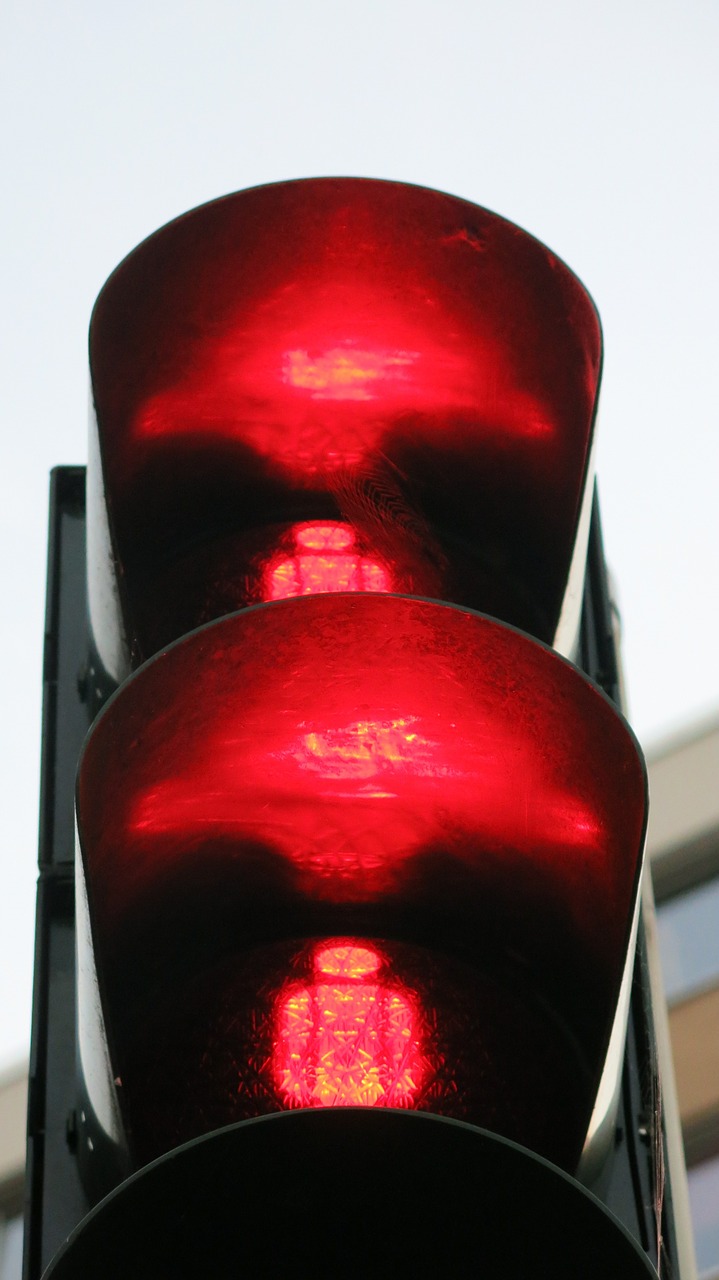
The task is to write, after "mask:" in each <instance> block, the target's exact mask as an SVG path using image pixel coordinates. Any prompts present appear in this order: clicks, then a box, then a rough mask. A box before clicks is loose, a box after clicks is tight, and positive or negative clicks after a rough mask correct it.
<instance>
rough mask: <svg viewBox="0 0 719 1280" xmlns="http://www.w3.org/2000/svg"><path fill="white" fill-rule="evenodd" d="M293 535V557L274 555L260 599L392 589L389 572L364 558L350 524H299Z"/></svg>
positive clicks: (264, 575) (262, 581) (265, 568)
mask: <svg viewBox="0 0 719 1280" xmlns="http://www.w3.org/2000/svg"><path fill="white" fill-rule="evenodd" d="M291 534H293V535H294V544H295V545H294V548H293V554H292V555H289V556H286V555H283V554H282V553H275V555H273V556H272V557H271V558H270V559H269V560H268V563H267V564H266V565H265V566H263V572H262V575H261V577H260V587H259V596H260V599H262V600H285V599H287V598H288V597H290V596H308V595H317V594H320V593H322V592H325V591H391V590H392V580H391V578H390V575H389V573H388V572H387V570H386V569H384V568H383V567H382V565H381V564H378V563H377V562H376V561H372V560H370V559H368V558H367V557H366V556H363V555H361V553H360V552H359V548H358V547H357V539H356V536H355V532H354V530H353V529H352V528H351V527H350V526H349V525H346V524H339V523H338V522H337V521H336V520H335V521H332V522H329V523H324V524H299V525H295V526H294V527H293V529H292V530H291Z"/></svg>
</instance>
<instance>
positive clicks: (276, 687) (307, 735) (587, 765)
mask: <svg viewBox="0 0 719 1280" xmlns="http://www.w3.org/2000/svg"><path fill="white" fill-rule="evenodd" d="M350 658H351V660H350ZM645 808H646V787H645V778H644V772H643V766H642V762H641V757H640V754H639V751H638V748H637V746H636V743H635V741H634V739H633V737H632V735H631V733H630V731H629V730H628V728H627V726H626V725H625V723H624V721H623V720H622V719H621V717H619V716H618V715H617V713H616V712H615V711H614V709H613V707H612V705H611V704H610V703H609V702H608V700H607V699H606V698H605V697H604V696H603V695H602V694H601V693H600V692H599V691H598V689H597V688H596V687H595V686H593V685H592V684H590V683H589V682H588V681H587V680H586V679H585V678H583V677H582V676H581V675H580V674H579V673H578V672H577V670H576V669H575V668H574V667H572V666H571V665H570V664H568V663H567V662H565V661H564V660H562V659H561V658H559V657H557V655H556V654H554V653H552V652H551V651H549V650H548V649H546V648H545V647H544V646H542V645H540V644H538V643H536V642H535V641H532V640H530V639H529V638H528V637H527V636H525V635H522V634H521V633H519V632H516V631H514V630H512V629H510V628H507V627H506V626H502V625H501V624H499V623H497V622H496V621H494V620H492V619H489V618H487V617H482V616H480V615H477V614H475V613H472V612H469V611H465V610H462V609H459V608H454V607H451V606H446V605H440V604H436V603H430V602H427V601H421V600H416V599H412V598H406V597H396V596H388V595H382V594H377V595H372V594H356V595H344V594H336V595H319V596H309V597H307V598H305V599H288V600H284V601H281V602H278V603H275V604H272V605H268V606H263V607H260V608H254V609H249V610H247V611H245V612H243V613H239V614H235V615H233V616H230V617H227V618H225V619H223V620H220V621H219V622H217V623H215V624H213V625H211V626H209V627H206V628H204V629H203V630H200V631H198V632H195V633H193V634H192V635H190V636H188V637H186V638H185V639H183V640H182V641H180V642H178V643H177V644H175V645H173V646H172V647H171V648H170V649H169V650H167V651H166V652H165V653H163V654H162V655H160V656H159V657H157V658H156V659H155V660H154V661H152V662H150V663H148V664H147V665H146V666H145V667H143V668H142V669H141V670H140V671H139V672H138V673H137V674H136V675H135V676H134V677H133V678H132V680H131V681H129V682H128V683H127V684H126V685H125V686H124V687H123V689H122V690H121V691H120V693H119V694H118V695H117V696H116V697H115V698H114V699H113V700H112V701H111V702H110V703H109V704H108V706H107V708H106V709H105V711H104V712H103V713H102V715H101V716H100V717H99V719H98V721H97V722H96V725H95V727H94V728H93V730H92V732H91V734H90V737H89V739H88V742H87V745H86V748H85V752H84V755H83V758H82V762H81V768H80V774H79V782H78V797H77V813H78V826H79V832H80V843H81V849H82V867H83V868H84V870H83V875H84V880H85V884H86V890H87V901H88V907H89V913H90V920H91V933H92V943H93V950H94V957H95V964H96V966H97V976H98V979H99V990H100V996H101V1000H102V1006H103V1008H104V1012H105V1018H106V1020H107V1025H108V1028H111V1034H110V1045H111V1072H112V1076H111V1078H113V1079H115V1080H116V1082H117V1084H116V1087H115V1088H113V1089H110V1090H109V1092H108V1091H107V1090H106V1089H105V1088H104V1087H103V1089H100V1090H99V1093H98V1094H97V1096H96V1097H93V1096H92V1084H91V1083H88V1090H89V1092H90V1099H89V1101H90V1103H91V1105H92V1107H93V1108H94V1110H95V1112H96V1114H97V1123H98V1126H99V1128H100V1129H101V1130H102V1129H104V1130H106V1131H109V1132H113V1131H114V1126H115V1120H114V1119H113V1117H112V1115H111V1107H110V1102H109V1101H108V1099H112V1098H116V1099H117V1100H119V1104H120V1107H121V1110H122V1113H123V1121H124V1132H125V1134H126V1135H128V1136H129V1142H130V1147H131V1163H132V1164H134V1165H135V1166H137V1164H138V1163H143V1162H144V1161H146V1160H148V1159H150V1158H152V1157H153V1156H155V1155H159V1154H160V1153H162V1152H163V1151H166V1150H168V1149H170V1148H171V1147H173V1146H175V1145H177V1144H178V1143H180V1142H182V1141H184V1140H187V1139H189V1138H191V1137H194V1136H197V1135H198V1134H200V1133H203V1132H206V1131H208V1129H211V1128H216V1127H218V1126H220V1125H224V1124H230V1123H232V1122H233V1121H235V1120H239V1119H244V1118H248V1117H252V1116H257V1115H262V1114H265V1113H267V1112H271V1111H276V1110H283V1109H287V1108H294V1107H297V1106H300V1107H303V1106H324V1105H354V1104H357V1103H359V1102H364V1103H366V1104H367V1105H370V1106H373V1105H380V1106H386V1105H390V1106H400V1107H404V1108H414V1109H419V1110H427V1111H434V1112H436V1113H438V1114H440V1115H446V1116H453V1117H455V1118H460V1119H465V1120H469V1121H471V1122H473V1123H475V1124H479V1125H482V1126H484V1127H488V1128H491V1129H493V1130H495V1131H497V1132H500V1133H504V1134H506V1135H507V1136H510V1137H512V1138H514V1139H515V1140H516V1141H520V1142H522V1143H523V1144H524V1145H527V1146H530V1147H532V1148H533V1149H534V1150H538V1151H540V1152H542V1153H544V1154H546V1155H549V1156H550V1157H551V1158H552V1159H553V1160H555V1162H557V1163H560V1164H563V1165H564V1166H565V1167H567V1168H573V1167H574V1166H575V1165H576V1161H577V1159H578V1156H579V1152H580V1150H581V1147H582V1143H583V1141H584V1138H585V1135H586V1131H587V1125H588V1122H589V1116H590V1113H591V1110H592V1106H593V1103H594V1098H595V1094H596V1088H597V1083H598V1079H599V1075H600V1073H601V1069H602V1066H603V1059H604V1054H605V1051H606V1046H607V1041H608V1037H609V1032H610V1028H611V1023H612V1019H613V1015H614V1008H615V1004H616V999H617V995H618V990H619V986H620V983H621V978H622V972H623V968H624V963H625V954H626V948H627V945H628V938H629V933H630V928H631V923H632V918H633V912H634V903H635V894H636V885H637V879H638V874H639V868H640V863H641V853H642V841H643V831H644V823H645ZM83 929H84V930H86V929H87V922H85V923H84V924H83ZM87 942H88V938H87V937H86V938H85V944H83V947H82V948H81V961H82V963H83V965H85V966H86V965H87V964H89V963H90V962H89V959H88V958H87V955H86V952H85V950H84V946H85V945H86V944H87ZM178 944H179V945H178ZM83 957H85V958H84V959H83ZM81 1002H82V993H81ZM97 1016H98V1009H97V1003H96V1001H95V997H94V996H93V993H92V990H91V989H90V988H88V994H87V997H86V999H85V1003H84V1007H81V1011H80V1017H81V1040H80V1043H81V1055H82V1057H83V1064H84V1067H85V1078H86V1083H87V1082H92V1081H93V1080H97V1078H98V1076H97V1062H93V1054H94V1053H95V1052H96V1046H97V1045H98V1044H99V1043H100V1038H99V1036H98V1028H97V1023H96V1019H97ZM93 1028H94V1029H93ZM105 1083H106V1085H107V1081H106V1082H105ZM113 1105H114V1104H113ZM116 1136H117V1135H116Z"/></svg>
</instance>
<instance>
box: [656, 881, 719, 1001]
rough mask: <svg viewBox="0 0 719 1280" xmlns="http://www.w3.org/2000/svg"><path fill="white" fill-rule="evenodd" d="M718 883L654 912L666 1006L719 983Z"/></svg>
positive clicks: (695, 890)
mask: <svg viewBox="0 0 719 1280" xmlns="http://www.w3.org/2000/svg"><path fill="white" fill-rule="evenodd" d="M717 920H719V880H710V881H709V882H708V883H706V884H702V885H699V886H698V887H697V888H695V889H690V890H689V891H688V892H686V893H682V894H680V895H679V896H678V897H676V898H671V899H669V901H668V902H664V903H662V905H661V906H660V908H659V910H658V912H657V923H658V928H659V946H660V950H661V957H662V969H663V971H664V986H665V989H666V995H667V1000H668V1001H669V1004H676V1003H677V1001H679V1000H685V999H687V997H689V996H691V995H695V994H696V993H697V992H698V991H701V990H702V988H704V987H707V986H710V985H711V986H714V985H716V983H717V982H718V981H719V929H717Z"/></svg>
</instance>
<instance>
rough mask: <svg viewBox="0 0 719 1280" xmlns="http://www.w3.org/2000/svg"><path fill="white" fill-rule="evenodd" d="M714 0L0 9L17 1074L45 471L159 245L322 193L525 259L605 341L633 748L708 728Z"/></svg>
mask: <svg viewBox="0 0 719 1280" xmlns="http://www.w3.org/2000/svg"><path fill="white" fill-rule="evenodd" d="M717 65H719V7H718V6H717V5H716V3H715V2H714V0H684V2H683V3H666V2H663V0H653V2H652V3H650V2H649V0H603V2H602V3H599V2H598V0H592V2H591V3H584V4H581V3H579V4H578V3H577V0H573V2H570V0H557V2H553V0H547V3H545V4H537V3H534V2H533V0H503V2H501V3H499V2H497V3H487V2H484V3H483V2H482V0H473V2H469V0H443V2H441V0H416V2H415V3H412V4H410V3H403V2H400V0H383V2H379V0H365V3H364V4H361V5H360V4H349V3H343V2H342V0H335V2H334V3H332V2H331V0H295V2H294V3H290V0H263V3H259V0H256V3H254V4H253V3H250V2H249V0H204V2H203V3H200V2H199V0H198V2H197V3H189V2H188V0H174V2H173V3H172V4H170V3H157V2H156V0H143V3H138V2H137V0H123V4H122V5H114V6H110V5H105V6H101V5H97V4H96V3H90V2H89V0H64V2H63V0H60V2H59V3H51V0H23V2H22V3H20V2H19V0H6V3H5V6H4V10H3V17H2V18H1V19H0V86H1V87H0V94H1V95H2V120H3V129H2V136H1V138H0V149H1V159H0V166H1V171H2V173H3V175H4V178H5V182H4V199H3V204H2V215H1V216H2V230H3V235H2V263H3V306H2V319H1V323H2V340H1V341H0V367H1V370H2V405H3V427H2V437H1V438H2V449H3V455H2V456H3V467H2V474H3V477H4V483H5V498H4V501H3V503H2V512H1V514H2V534H3V536H2V540H1V543H0V555H1V556H2V583H3V598H4V599H5V601H6V604H5V609H4V619H3V623H4V625H3V627H2V664H1V666H0V673H1V679H2V704H1V705H2V720H3V726H4V732H3V735H2V785H3V795H4V800H3V805H2V813H3V816H4V840H3V845H4V853H3V858H4V862H3V879H2V884H3V893H2V906H3V920H2V929H1V931H0V945H1V946H2V958H1V962H0V973H1V974H2V982H3V994H2V1005H1V1006H0V1008H1V1009H2V1013H1V1015H0V1066H2V1065H3V1064H4V1063H6V1062H8V1061H11V1060H12V1059H13V1058H17V1057H18V1056H20V1055H22V1054H23V1053H26V1052H27V1046H28V1041H29V1025H30V990H31V965H32V948H33V935H34V919H33V912H34V880H35V859H36V839H37V835H36V833H37V796H38V759H39V746H40V692H41V652H42V632H43V608H44V592H45V557H46V528H47V486H48V479H47V477H48V472H49V470H50V468H51V467H52V466H54V465H57V464H60V463H82V462H84V461H85V454H86V426H87V397H88V375H87V355H86V334H87V325H88V321H89V317H90V311H91V308H92V304H93V301H94V298H95V296H96V294H97V293H98V291H99V289H100V288H101V286H102V284H103V282H104V280H105V278H106V277H107V275H108V274H109V272H110V271H111V270H112V269H113V267H114V266H115V265H116V264H117V262H119V260H120V259H121V258H122V257H123V256H124V255H125V254H126V253H127V252H128V251H129V250H130V249H131V248H133V247H134V245H136V244H137V243H138V241H139V240H141V239H143V238H144V237H145V236H146V235H148V234H149V233H150V232H152V231H153V230H155V229H156V228H157V227H158V226H160V225H161V224H162V223H164V222H166V221H167V220H168V219H170V218H172V217H174V216H176V215H177V214H180V213H182V212H184V211H185V210H186V209H189V208H191V207H193V206H194V205H197V204H200V203H202V202H204V201H206V200H209V199H212V198H213V197H215V196H220V195H224V194H225V193H227V192H229V191H233V190H237V189H239V188H242V187H246V186H251V185H254V184H256V183H260V182H269V181H276V180H279V179H283V178H294V177H311V176H316V175H323V174H356V175H359V176H369V177H380V178H395V179H399V180H403V181H409V182H416V183H421V184H423V185H427V186H433V187H437V188H440V189H442V190H446V191H449V192H452V193H453V194H456V195H459V196H463V197H465V198H467V199H469V200H473V201H475V202H476V203H478V204H482V205H485V206H487V207H488V208H490V209H493V210H495V211H496V212H498V213H500V214H502V215H504V216H505V217H508V218H510V219H512V220H513V221H515V222H517V223H519V224H520V225H521V226H523V227H525V228H526V229H527V230H528V231H530V232H532V233H533V234H534V235H536V236H538V237H539V238H540V239H541V240H544V241H545V242H546V243H547V244H548V245H549V246H550V248H552V249H553V250H554V251H555V252H556V253H558V254H559V256H560V257H561V258H563V259H564V260H565V261H566V262H567V263H568V265H569V266H570V267H572V269H573V270H574V271H575V272H576V273H577V274H578V275H579V276H580V278H581V279H582V280H583V282H584V284H585V285H586V286H587V288H588V289H589V290H590V292H591V293H592V295H593V297H594V299H595V301H596V303H597V305H598V307H599V311H600V314H601V317H602V322H603V326H604V335H605V376H604V386H603V392H602V408H601V411H600V424H599V431H600V442H599V453H598V475H599V483H600V495H601V501H602V510H603V519H604V526H605V540H606V544H607V551H608V556H609V560H610V563H611V567H612V570H613V573H614V576H615V578H616V581H617V583H618V587H619V595H620V602H621V607H622V614H623V621H624V635H625V645H624V659H625V667H626V674H627V684H628V690H629V698H630V710H631V716H632V720H633V723H634V725H635V728H636V730H637V732H638V733H639V736H640V738H641V739H642V740H643V741H644V742H645V744H648V745H649V746H651V744H652V743H653V742H656V741H657V739H658V738H664V737H665V736H666V735H668V734H669V733H671V732H673V731H674V730H676V729H677V728H679V727H683V726H686V725H689V724H691V723H692V721H693V720H695V719H696V718H697V717H703V716H706V715H709V714H712V713H714V712H716V711H717V710H719V662H718V661H717V658H716V635H717V631H718V629H719V604H718V602H717V583H718V582H719V545H718V542H719V540H718V538H717V532H718V526H719V520H718V518H717V512H716V498H715V490H716V487H717V481H718V477H719V443H718V440H719V437H718V435H717V431H716V428H715V417H716V410H715V405H714V394H715V392H714V384H715V381H716V376H717V375H716V369H717V365H718V362H717V355H716V351H717V348H718V347H719V307H718V306H717V304H716V293H717V286H718V284H719V272H718V269H717V268H718V265H719V249H718V247H717V245H718V236H717V232H716V223H717V212H716V209H717V204H718V203H719V178H718V174H719V166H718V163H717V162H718V160H719V155H718V151H719V146H718V143H717V138H718V137H719V127H718V126H719V109H718V103H717V98H718V91H717V71H716V68H717Z"/></svg>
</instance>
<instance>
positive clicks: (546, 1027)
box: [118, 937, 591, 1164]
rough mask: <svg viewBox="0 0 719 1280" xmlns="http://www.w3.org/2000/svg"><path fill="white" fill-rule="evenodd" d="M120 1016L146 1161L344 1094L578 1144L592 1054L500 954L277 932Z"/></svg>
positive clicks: (137, 1142)
mask: <svg viewBox="0 0 719 1280" xmlns="http://www.w3.org/2000/svg"><path fill="white" fill-rule="evenodd" d="M343 953H344V954H343ZM373 966H374V967H373ZM327 969H330V970H334V972H329V973H328V972H326V970H327ZM121 1022H124V1031H125V1034H124V1035H123V1040H122V1045H121V1046H120V1048H121V1056H120V1057H119V1059H118V1066H119V1069H120V1071H121V1079H122V1089H121V1091H120V1096H121V1098H122V1099H123V1100H124V1103H125V1108H126V1113H127V1115H128V1117H129V1119H130V1122H131V1132H132V1133H133V1135H134V1154H135V1159H136V1161H137V1162H138V1163H144V1162H145V1161H147V1160H150V1159H152V1158H153V1157H155V1156H157V1155H159V1154H161V1153H162V1152H163V1151H166V1150H168V1149H170V1148H172V1147H174V1146H176V1145H178V1144H179V1143H181V1142H185V1141H188V1140H189V1139H190V1138H193V1137H196V1136H199V1135H200V1134H201V1133H205V1132H207V1131H208V1130H210V1129H214V1128H219V1127H221V1126H223V1125H226V1124H231V1123H234V1122H236V1121H238V1120H244V1119H249V1118H252V1117H255V1116H261V1115H267V1114H269V1113H271V1112H274V1111H286V1110H294V1109H295V1108H298V1107H315V1108H317V1107H338V1106H339V1107H342V1106H362V1107H400V1108H402V1109H406V1110H420V1111H428V1112H433V1113H435V1114H437V1115H442V1116H449V1117H452V1118H454V1119H460V1120H462V1119H463V1120H471V1121H473V1122H474V1123H475V1124H479V1125H482V1126H484V1127H487V1128H491V1129H496V1130H501V1131H502V1132H503V1133H506V1134H507V1135H508V1136H511V1137H512V1138H514V1139H516V1140H517V1141H519V1142H522V1143H525V1144H528V1145H531V1146H532V1147H533V1148H535V1149H537V1150H540V1151H542V1152H543V1153H544V1154H545V1155H547V1156H548V1157H549V1158H551V1159H553V1160H555V1161H558V1162H559V1163H562V1164H571V1163H572V1162H573V1161H575V1160H576V1157H577V1154H578V1147H577V1143H578V1141H579V1136H578V1135H580V1133H581V1130H582V1124H583V1121H584V1119H585V1111H586V1107H587V1105H588V1096H589V1094H590V1092H591V1074H590V1072H589V1070H588V1066H587V1063H586V1062H584V1061H583V1059H582V1056H581V1053H579V1052H578V1050H577V1046H576V1044H574V1043H573V1041H572V1038H571V1036H570V1035H569V1034H568V1033H567V1030H566V1028H563V1027H561V1026H558V1025H557V1024H556V1023H554V1022H553V1021H552V1019H551V1018H548V1017H547V1011H546V1009H544V1008H543V1007H542V1006H541V1004H539V1005H538V1004H537V1002H536V1000H535V999H534V997H533V994H532V991H531V990H530V989H529V987H528V986H527V984H526V982H525V981H524V980H523V978H522V975H521V974H520V973H517V972H516V971H515V972H511V971H510V970H509V969H507V968H506V967H505V968H504V971H503V973H502V975H501V976H500V975H495V974H492V973H491V972H482V971H481V970H480V969H478V968H477V967H476V965H470V964H467V963H466V962H464V961H462V960H459V959H457V957H456V956H453V955H452V954H451V953H447V952H444V951H442V950H441V949H439V948H436V947H435V948H432V949H428V948H423V947H417V946H413V945H410V944H407V943H403V942H398V941H395V940H390V939H386V938H384V939H381V940H376V939H367V938H364V937H343V938H328V937H325V938H316V939H313V940H309V941H304V942H297V941H294V942H293V941H290V942H280V943H274V944H272V945H270V946H266V947H261V948H254V949H245V950H243V951H242V952H238V953H232V954H230V955H229V956H228V957H227V958H226V959H224V960H223V961H221V962H220V963H218V964H215V965H214V966H213V967H211V968H209V969H208V970H205V971H203V972H202V973H200V974H199V975H193V976H192V977H191V978H188V977H187V976H184V977H183V978H181V979H178V978H176V977H175V978H174V979H173V981H172V982H171V983H170V985H169V986H165V987H164V988H163V992H162V999H161V1000H157V999H150V1000H148V999H147V996H145V1000H144V1004H143V1007H142V1012H141V1014H140V1013H139V1011H138V1010H136V1011H135V1012H134V1014H133V1015H132V1016H131V1017H130V1018H128V1019H127V1020H126V1021H125V1019H121ZM529 1084H531V1090H530V1089H529V1088H528V1087H527V1086H528V1085H529Z"/></svg>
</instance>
